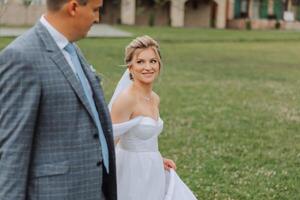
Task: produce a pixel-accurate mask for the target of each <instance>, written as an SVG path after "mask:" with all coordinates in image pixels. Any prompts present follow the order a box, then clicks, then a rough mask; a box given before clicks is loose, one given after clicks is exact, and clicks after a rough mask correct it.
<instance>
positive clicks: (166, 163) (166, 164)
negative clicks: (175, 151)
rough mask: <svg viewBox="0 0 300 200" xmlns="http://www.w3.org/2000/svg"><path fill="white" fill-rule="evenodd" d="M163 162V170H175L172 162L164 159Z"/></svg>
mask: <svg viewBox="0 0 300 200" xmlns="http://www.w3.org/2000/svg"><path fill="white" fill-rule="evenodd" d="M163 162H164V167H165V170H170V169H174V170H176V164H175V162H174V161H173V160H170V159H167V158H164V159H163Z"/></svg>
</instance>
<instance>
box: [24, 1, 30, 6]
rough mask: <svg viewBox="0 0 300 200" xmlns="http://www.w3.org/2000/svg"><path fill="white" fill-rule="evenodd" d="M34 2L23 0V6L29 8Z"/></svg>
mask: <svg viewBox="0 0 300 200" xmlns="http://www.w3.org/2000/svg"><path fill="white" fill-rule="evenodd" d="M31 2H32V0H23V4H24V5H25V6H29V5H30V4H31Z"/></svg>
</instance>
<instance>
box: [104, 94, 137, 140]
mask: <svg viewBox="0 0 300 200" xmlns="http://www.w3.org/2000/svg"><path fill="white" fill-rule="evenodd" d="M134 104H135V103H134V99H133V98H132V97H131V96H130V95H129V94H128V92H127V91H124V92H122V93H121V94H120V95H119V96H118V97H117V98H116V100H115V101H114V103H113V104H112V108H111V113H110V114H111V119H112V123H113V125H114V127H115V126H118V124H121V123H123V122H126V121H128V120H129V119H130V116H131V114H132V110H133V106H134ZM115 136H116V137H115V144H117V143H118V141H119V138H118V136H120V133H116V135H115Z"/></svg>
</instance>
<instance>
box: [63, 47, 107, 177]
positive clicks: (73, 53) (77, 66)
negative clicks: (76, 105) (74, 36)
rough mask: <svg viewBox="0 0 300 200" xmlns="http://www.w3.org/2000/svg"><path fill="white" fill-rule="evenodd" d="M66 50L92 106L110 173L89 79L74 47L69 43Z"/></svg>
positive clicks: (103, 154) (105, 145)
mask: <svg viewBox="0 0 300 200" xmlns="http://www.w3.org/2000/svg"><path fill="white" fill-rule="evenodd" d="M65 50H66V51H67V52H68V53H69V54H70V56H71V60H72V63H73V65H74V67H75V71H76V73H77V76H78V79H79V80H80V82H81V85H82V88H83V91H84V93H85V96H86V97H87V99H88V102H89V104H90V107H91V109H92V113H93V115H94V119H95V121H96V125H97V129H98V134H99V139H100V143H101V150H102V157H103V163H104V166H105V168H106V172H107V173H109V160H108V148H107V143H106V140H105V137H104V133H103V130H102V126H101V123H100V119H99V114H98V111H97V109H96V106H95V102H94V99H93V96H92V94H91V91H90V90H89V88H88V87H89V82H88V80H87V78H86V76H85V74H84V72H83V70H82V67H81V64H80V61H79V59H78V56H77V53H76V50H75V47H74V45H73V44H71V43H69V44H68V45H67V46H65Z"/></svg>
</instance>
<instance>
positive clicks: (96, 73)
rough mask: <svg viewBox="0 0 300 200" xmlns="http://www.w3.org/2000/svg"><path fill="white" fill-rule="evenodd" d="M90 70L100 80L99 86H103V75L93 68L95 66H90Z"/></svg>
mask: <svg viewBox="0 0 300 200" xmlns="http://www.w3.org/2000/svg"><path fill="white" fill-rule="evenodd" d="M90 69H91V71H92V72H93V73H94V74H95V77H96V79H97V80H98V82H99V84H100V85H101V86H102V85H103V83H102V80H101V77H102V74H100V73H99V72H97V71H96V69H95V68H94V67H93V65H90Z"/></svg>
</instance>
